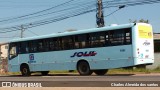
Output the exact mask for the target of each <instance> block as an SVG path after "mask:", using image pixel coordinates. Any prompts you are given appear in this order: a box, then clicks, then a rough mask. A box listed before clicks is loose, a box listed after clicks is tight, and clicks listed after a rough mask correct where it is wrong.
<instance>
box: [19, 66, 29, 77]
mask: <svg viewBox="0 0 160 90" xmlns="http://www.w3.org/2000/svg"><path fill="white" fill-rule="evenodd" d="M20 70H21V73H22V76H30V75H31V72H30V70H29V67H28V65H22V66H21V68H20Z"/></svg>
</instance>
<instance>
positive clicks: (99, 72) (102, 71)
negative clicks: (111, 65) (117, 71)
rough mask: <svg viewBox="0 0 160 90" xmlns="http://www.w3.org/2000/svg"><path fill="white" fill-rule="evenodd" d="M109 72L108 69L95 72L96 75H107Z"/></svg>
mask: <svg viewBox="0 0 160 90" xmlns="http://www.w3.org/2000/svg"><path fill="white" fill-rule="evenodd" d="M107 72H108V69H102V70H94V73H95V74H96V75H105V74H106V73H107Z"/></svg>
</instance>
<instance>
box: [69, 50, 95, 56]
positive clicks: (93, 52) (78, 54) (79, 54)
mask: <svg viewBox="0 0 160 90" xmlns="http://www.w3.org/2000/svg"><path fill="white" fill-rule="evenodd" d="M96 54H97V53H96V52H95V51H89V52H88V51H86V52H75V53H74V54H73V55H72V56H71V57H76V56H77V57H88V56H96Z"/></svg>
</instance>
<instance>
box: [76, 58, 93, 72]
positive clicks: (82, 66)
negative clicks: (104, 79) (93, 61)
mask: <svg viewBox="0 0 160 90" xmlns="http://www.w3.org/2000/svg"><path fill="white" fill-rule="evenodd" d="M77 70H78V72H79V74H80V75H91V74H92V73H93V71H91V70H90V67H89V64H88V62H86V61H81V62H79V63H78V65H77Z"/></svg>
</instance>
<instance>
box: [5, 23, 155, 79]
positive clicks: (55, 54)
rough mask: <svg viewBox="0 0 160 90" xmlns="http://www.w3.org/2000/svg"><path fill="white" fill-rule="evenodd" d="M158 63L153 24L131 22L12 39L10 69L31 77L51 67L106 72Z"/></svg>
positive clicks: (97, 72) (80, 72) (10, 43)
mask: <svg viewBox="0 0 160 90" xmlns="http://www.w3.org/2000/svg"><path fill="white" fill-rule="evenodd" d="M153 63H154V49H153V32H152V26H151V25H150V24H145V23H129V24H122V25H114V26H107V27H102V28H93V29H86V30H78V31H71V32H63V33H56V34H50V35H42V36H35V37H28V38H20V39H14V40H11V41H9V50H8V68H9V71H10V72H21V73H22V75H23V76H30V75H31V73H33V72H40V73H41V74H42V75H47V74H48V73H49V71H51V70H56V71H57V70H77V71H78V73H79V74H80V75H91V74H92V73H93V72H94V73H95V74H96V75H105V74H106V73H107V71H108V70H109V69H114V68H122V67H131V66H137V65H150V64H153Z"/></svg>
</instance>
